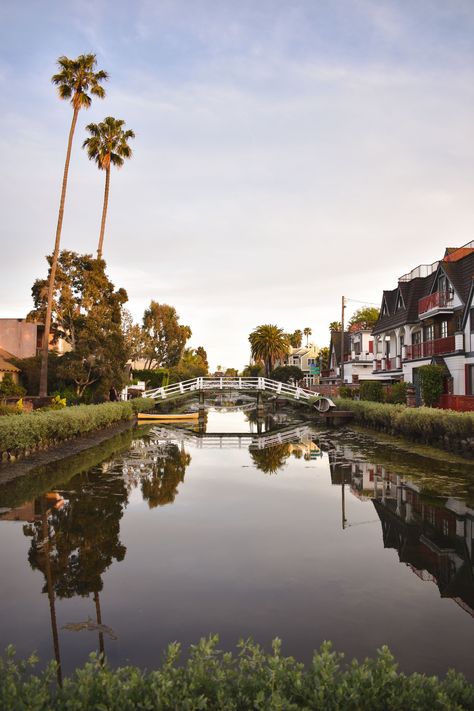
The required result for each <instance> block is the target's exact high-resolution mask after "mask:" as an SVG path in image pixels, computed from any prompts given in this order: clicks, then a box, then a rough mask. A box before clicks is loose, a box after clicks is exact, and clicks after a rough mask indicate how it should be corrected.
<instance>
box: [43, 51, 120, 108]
mask: <svg viewBox="0 0 474 711" xmlns="http://www.w3.org/2000/svg"><path fill="white" fill-rule="evenodd" d="M57 64H58V67H59V70H60V71H59V72H58V73H57V74H53V76H52V77H51V81H52V82H53V84H56V86H57V87H58V94H59V96H60V98H61V99H65V100H67V99H71V104H72V105H73V107H74V109H76V110H79V109H88V108H89V106H90V105H91V103H92V98H91V97H90V96H89V93H90V94H92V95H93V96H97V97H98V98H99V99H103V98H104V96H105V91H104V88H103V87H102V86H101V85H100V83H101V82H103V81H105V80H106V79H108V77H109V75H108V74H107V72H105V71H104V70H103V69H101V70H100V71H98V72H95V71H94V68H95V66H96V64H97V59H96V56H95V54H81V55H80V56H79V57H77V59H69V57H59V59H58V61H57ZM88 92H89V93H88Z"/></svg>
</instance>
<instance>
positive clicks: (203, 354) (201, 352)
mask: <svg viewBox="0 0 474 711" xmlns="http://www.w3.org/2000/svg"><path fill="white" fill-rule="evenodd" d="M196 355H197V356H198V357H199V358H200V359H201V361H202V364H203V365H204V367H205V368H206V375H207V373H208V372H209V362H208V360H207V353H206V351H205V349H204V348H203V346H198V347H197V348H196Z"/></svg>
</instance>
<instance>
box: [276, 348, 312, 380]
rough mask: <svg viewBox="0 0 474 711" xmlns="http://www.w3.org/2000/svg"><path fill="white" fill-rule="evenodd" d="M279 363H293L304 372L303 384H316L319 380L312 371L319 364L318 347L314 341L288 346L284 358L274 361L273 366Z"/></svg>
mask: <svg viewBox="0 0 474 711" xmlns="http://www.w3.org/2000/svg"><path fill="white" fill-rule="evenodd" d="M279 365H293V366H296V367H297V368H299V369H300V370H301V371H302V372H303V374H304V378H303V379H304V384H305V386H310V385H316V384H317V383H318V382H319V376H318V375H316V373H313V372H312V370H313V369H314V366H317V365H319V348H318V346H317V345H315V344H314V343H310V344H309V345H307V346H300V347H299V348H293V346H290V347H289V350H288V354H287V355H286V356H285V358H283V359H282V360H279V361H277V362H276V363H275V367H277V366H279Z"/></svg>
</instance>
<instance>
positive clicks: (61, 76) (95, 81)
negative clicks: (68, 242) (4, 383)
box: [39, 54, 108, 397]
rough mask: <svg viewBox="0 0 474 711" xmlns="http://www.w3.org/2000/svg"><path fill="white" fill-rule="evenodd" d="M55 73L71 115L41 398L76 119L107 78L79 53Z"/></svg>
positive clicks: (61, 63)
mask: <svg viewBox="0 0 474 711" xmlns="http://www.w3.org/2000/svg"><path fill="white" fill-rule="evenodd" d="M57 64H58V68H59V72H58V73H57V74H54V75H53V76H52V78H51V81H52V82H53V84H55V85H56V86H57V87H58V94H59V97H60V98H61V99H65V100H68V99H70V101H71V104H72V108H73V114H72V121H71V127H70V129H69V139H68V145H67V151H66V162H65V165H64V173H63V182H62V188H61V198H60V201H59V212H58V223H57V227H56V238H55V243H54V251H53V256H52V259H51V269H50V272H49V280H48V291H47V303H46V310H45V318H44V335H43V347H42V351H41V374H40V387H39V394H40V395H41V396H42V397H44V396H46V395H47V390H48V348H49V332H50V327H51V313H52V308H53V298H54V288H55V277H56V267H57V263H58V257H59V246H60V242H61V230H62V225H63V216H64V204H65V201H66V191H67V180H68V173H69V163H70V160H71V149H72V141H73V138H74V131H75V129H76V123H77V117H78V115H79V111H80V110H81V109H88V108H89V106H90V105H91V103H92V98H91V95H92V96H96V97H98V98H100V99H103V98H104V96H105V91H104V88H103V87H102V86H101V83H102V82H103V81H105V80H106V79H107V77H108V75H107V72H104V71H103V70H100V71H95V66H96V64H97V60H96V56H95V54H81V55H80V56H79V57H77V59H69V58H68V57H59V59H58V62H57Z"/></svg>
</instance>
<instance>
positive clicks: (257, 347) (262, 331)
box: [249, 324, 289, 378]
mask: <svg viewBox="0 0 474 711" xmlns="http://www.w3.org/2000/svg"><path fill="white" fill-rule="evenodd" d="M249 341H250V348H251V354H252V358H254V359H255V360H262V361H263V362H264V364H265V375H266V376H267V378H268V377H270V373H271V371H272V369H273V363H274V362H275V360H276V359H277V358H283V357H284V356H285V355H286V354H287V353H288V346H289V343H288V336H287V335H286V334H285V333H284V332H283V330H282V329H281V328H278V326H274V325H273V324H264V325H263V326H257V328H256V329H255V330H254V331H252V333H251V334H250V335H249Z"/></svg>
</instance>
